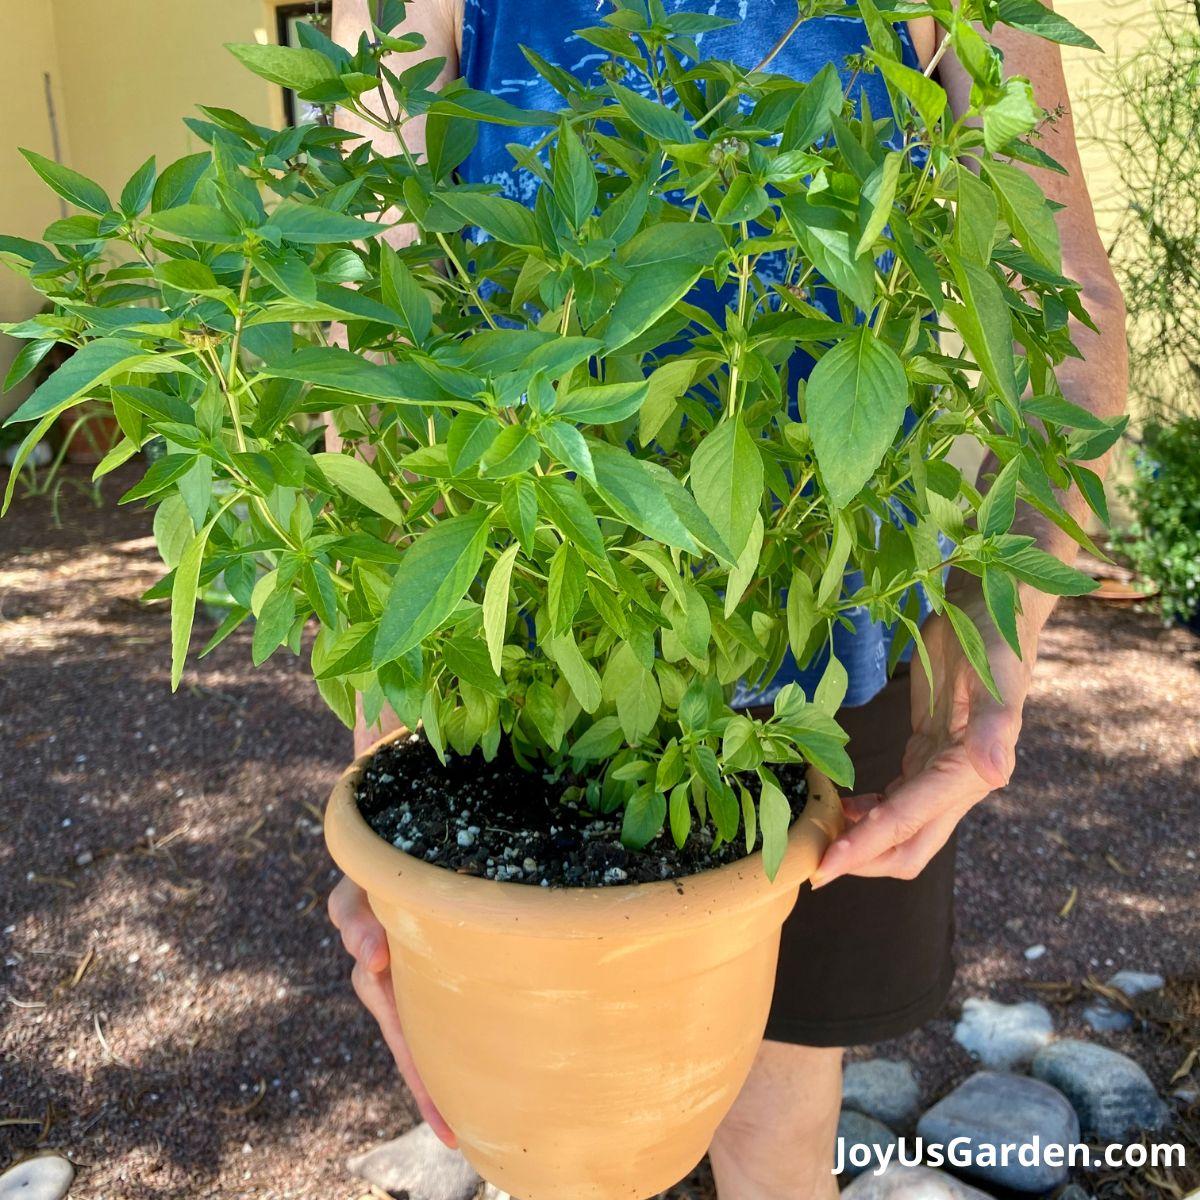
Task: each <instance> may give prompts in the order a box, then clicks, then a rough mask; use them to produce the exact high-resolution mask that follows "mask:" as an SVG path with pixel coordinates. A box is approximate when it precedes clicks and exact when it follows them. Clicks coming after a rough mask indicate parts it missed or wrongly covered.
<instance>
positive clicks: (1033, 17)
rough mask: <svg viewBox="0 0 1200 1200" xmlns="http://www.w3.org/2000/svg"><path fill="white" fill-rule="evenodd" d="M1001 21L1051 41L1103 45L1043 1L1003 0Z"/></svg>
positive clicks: (1091, 47) (1087, 46)
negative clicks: (1042, 2)
mask: <svg viewBox="0 0 1200 1200" xmlns="http://www.w3.org/2000/svg"><path fill="white" fill-rule="evenodd" d="M1000 20H1001V21H1002V22H1003V23H1004V24H1005V25H1011V26H1012V27H1013V28H1014V29H1022V30H1024V31H1025V32H1026V33H1033V34H1036V35H1037V36H1038V37H1041V38H1045V39H1046V40H1047V41H1048V42H1058V43H1060V44H1061V45H1063V46H1082V47H1083V48H1084V49H1085V50H1099V49H1100V46H1099V45H1098V44H1097V43H1096V42H1095V41H1093V40H1092V39H1091V38H1090V37H1089V36H1088V35H1087V34H1086V33H1084V32H1083V30H1082V29H1079V28H1077V27H1076V26H1075V25H1072V24H1071V22H1070V21H1068V20H1067V18H1066V17H1064V16H1062V15H1061V14H1060V13H1056V12H1054V11H1053V10H1052V9H1050V8H1047V7H1046V6H1045V5H1044V4H1041V3H1040V2H1039V0H1000Z"/></svg>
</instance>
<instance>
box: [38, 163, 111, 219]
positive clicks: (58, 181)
mask: <svg viewBox="0 0 1200 1200" xmlns="http://www.w3.org/2000/svg"><path fill="white" fill-rule="evenodd" d="M21 153H22V154H23V155H24V156H25V161H26V162H27V163H29V165H30V166H31V167H32V168H33V169H34V170H35V171H36V172H37V173H38V174H39V175H40V176H41V177H42V178H43V179H44V180H45V181H46V182H47V183H48V184H49V185H50V186H51V187H52V188H53V189H54V190H55V191H56V192H57V193H58V194H59V195H60V196H61V197H62V198H63V199H64V200H66V201H67V202H68V203H70V204H74V205H75V207H76V208H86V209H88V211H89V212H94V213H99V214H101V215H103V214H104V213H106V212H108V211H110V210H111V208H112V202H111V201H110V200H109V198H108V194H107V193H106V192H105V190H104V189H103V188H102V187H101V186H100V185H99V184H98V183H93V182H92V180H90V179H88V178H87V176H86V175H80V173H79V172H78V171H73V170H71V168H70V167H64V166H63V165H62V164H61V163H56V162H55V161H54V160H53V159H52V158H46V157H44V156H43V155H41V154H37V153H36V152H34V151H33V150H22V151H21Z"/></svg>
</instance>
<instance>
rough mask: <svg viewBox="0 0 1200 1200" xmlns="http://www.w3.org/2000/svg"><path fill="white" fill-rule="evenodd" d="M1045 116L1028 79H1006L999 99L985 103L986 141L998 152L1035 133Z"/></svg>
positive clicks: (985, 142)
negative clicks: (1028, 134)
mask: <svg viewBox="0 0 1200 1200" xmlns="http://www.w3.org/2000/svg"><path fill="white" fill-rule="evenodd" d="M1044 115H1045V114H1044V113H1043V112H1042V110H1041V109H1040V108H1039V107H1038V105H1037V102H1036V101H1035V100H1034V98H1033V88H1032V86H1031V85H1030V83H1029V81H1028V80H1027V79H1018V78H1013V79H1006V80H1005V81H1004V83H1003V85H1002V87H1001V89H1000V91H999V94H998V96H997V98H996V99H995V100H992V101H990V102H989V103H987V104H984V105H983V144H984V145H985V146H986V147H987V148H988V150H990V151H991V152H992V153H993V154H996V153H998V152H1000V151H1001V150H1004V149H1005V148H1006V147H1007V146H1008V144H1009V143H1010V142H1012V141H1013V140H1014V139H1015V138H1019V137H1024V136H1025V135H1026V134H1027V133H1030V132H1032V130H1033V129H1034V128H1035V127H1036V126H1037V123H1038V122H1039V121H1040V120H1041V119H1042V117H1043V116H1044Z"/></svg>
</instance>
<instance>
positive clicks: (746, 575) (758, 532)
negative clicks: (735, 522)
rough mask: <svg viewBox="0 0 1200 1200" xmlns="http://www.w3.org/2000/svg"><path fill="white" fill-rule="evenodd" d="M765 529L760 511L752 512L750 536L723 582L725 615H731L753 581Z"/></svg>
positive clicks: (760, 554)
mask: <svg viewBox="0 0 1200 1200" xmlns="http://www.w3.org/2000/svg"><path fill="white" fill-rule="evenodd" d="M765 532H766V530H765V527H764V525H763V519H762V513H755V514H754V523H753V524H752V525H751V526H750V536H749V537H748V538H747V539H746V545H745V548H744V549H743V550H742V552H741V554H739V555H738V559H737V564H736V566H734V567H733V568H732V569H731V570H730V572H729V579H728V581H727V582H726V584H725V615H726V616H727V617H729V616H732V615H733V611H734V609H735V608H737V606H738V604H739V603H740V601H741V599H742V597H743V596H744V595H745V594H746V589H747V588H748V587H749V586H750V584H751V583H752V582H753V581H754V576H755V574H756V573H757V571H758V563H759V559H760V557H761V556H762V547H763V536H764V534H765Z"/></svg>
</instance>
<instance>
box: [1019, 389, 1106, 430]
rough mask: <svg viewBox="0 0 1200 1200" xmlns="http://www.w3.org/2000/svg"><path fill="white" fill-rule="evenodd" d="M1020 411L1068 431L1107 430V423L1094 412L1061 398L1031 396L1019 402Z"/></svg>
mask: <svg viewBox="0 0 1200 1200" xmlns="http://www.w3.org/2000/svg"><path fill="white" fill-rule="evenodd" d="M1021 409H1022V410H1023V411H1024V412H1025V413H1026V414H1028V415H1029V416H1031V417H1041V419H1042V420H1043V421H1052V422H1053V423H1054V424H1055V425H1065V426H1067V427H1068V428H1070V429H1095V430H1100V429H1108V428H1109V423H1108V422H1107V421H1105V420H1103V419H1102V418H1101V417H1098V416H1096V414H1095V413H1094V412H1089V411H1088V410H1087V409H1086V408H1082V407H1080V406H1079V405H1078V404H1073V403H1072V402H1071V401H1070V400H1067V399H1064V398H1063V397H1062V396H1054V395H1046V396H1031V397H1030V398H1029V399H1028V400H1022V401H1021Z"/></svg>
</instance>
